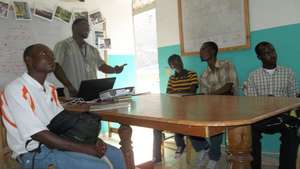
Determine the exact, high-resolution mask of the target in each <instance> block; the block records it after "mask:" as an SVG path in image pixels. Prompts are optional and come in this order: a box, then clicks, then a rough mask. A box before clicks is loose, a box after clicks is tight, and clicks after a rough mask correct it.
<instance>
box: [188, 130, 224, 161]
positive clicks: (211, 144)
mask: <svg viewBox="0 0 300 169" xmlns="http://www.w3.org/2000/svg"><path fill="white" fill-rule="evenodd" d="M222 140H223V134H218V135H215V136H211V137H209V138H208V139H206V138H203V137H194V136H191V142H192V145H193V147H194V149H195V151H196V152H199V151H201V150H206V149H208V148H209V151H208V156H209V159H210V160H214V161H219V160H220V158H221V144H222Z"/></svg>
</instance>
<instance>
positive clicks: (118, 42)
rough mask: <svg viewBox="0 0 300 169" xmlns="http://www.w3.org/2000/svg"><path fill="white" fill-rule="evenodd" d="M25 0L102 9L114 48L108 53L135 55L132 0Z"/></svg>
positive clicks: (30, 3)
mask: <svg viewBox="0 0 300 169" xmlns="http://www.w3.org/2000/svg"><path fill="white" fill-rule="evenodd" d="M24 1H27V2H28V3H29V5H30V6H34V3H35V2H37V1H46V2H47V3H49V1H51V2H50V3H52V4H54V5H60V6H62V7H64V8H66V9H68V10H73V9H83V10H87V11H89V12H92V11H95V10H100V11H101V12H102V15H103V17H104V18H105V19H106V30H107V36H108V37H109V38H111V47H112V49H109V50H108V54H109V55H118V54H121V55H133V54H134V53H135V48H134V35H133V17H132V0H85V2H76V1H75V0H73V1H72V0H66V1H63V0H24ZM93 28H95V27H93ZM70 29H71V27H70ZM95 30H96V29H95ZM90 36H93V32H91V33H90Z"/></svg>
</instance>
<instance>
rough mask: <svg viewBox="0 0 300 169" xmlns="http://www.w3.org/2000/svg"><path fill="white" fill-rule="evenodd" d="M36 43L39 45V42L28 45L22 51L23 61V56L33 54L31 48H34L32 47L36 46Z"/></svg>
mask: <svg viewBox="0 0 300 169" xmlns="http://www.w3.org/2000/svg"><path fill="white" fill-rule="evenodd" d="M37 45H40V44H33V45H30V46H28V47H27V48H26V49H25V50H24V52H23V59H24V61H25V58H26V57H28V56H30V57H31V56H32V54H33V52H32V51H33V49H34V47H36V46H37Z"/></svg>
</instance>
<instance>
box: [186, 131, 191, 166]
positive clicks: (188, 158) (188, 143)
mask: <svg viewBox="0 0 300 169" xmlns="http://www.w3.org/2000/svg"><path fill="white" fill-rule="evenodd" d="M185 138H186V163H187V164H190V162H191V158H192V143H191V140H190V138H189V137H185Z"/></svg>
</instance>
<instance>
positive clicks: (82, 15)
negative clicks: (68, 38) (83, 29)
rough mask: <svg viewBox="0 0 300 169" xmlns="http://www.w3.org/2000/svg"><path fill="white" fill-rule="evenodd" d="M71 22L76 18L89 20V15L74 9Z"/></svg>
mask: <svg viewBox="0 0 300 169" xmlns="http://www.w3.org/2000/svg"><path fill="white" fill-rule="evenodd" d="M72 11H73V20H75V19H77V18H85V19H88V18H89V13H88V11H87V10H86V9H81V8H74V9H73V10H72Z"/></svg>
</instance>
